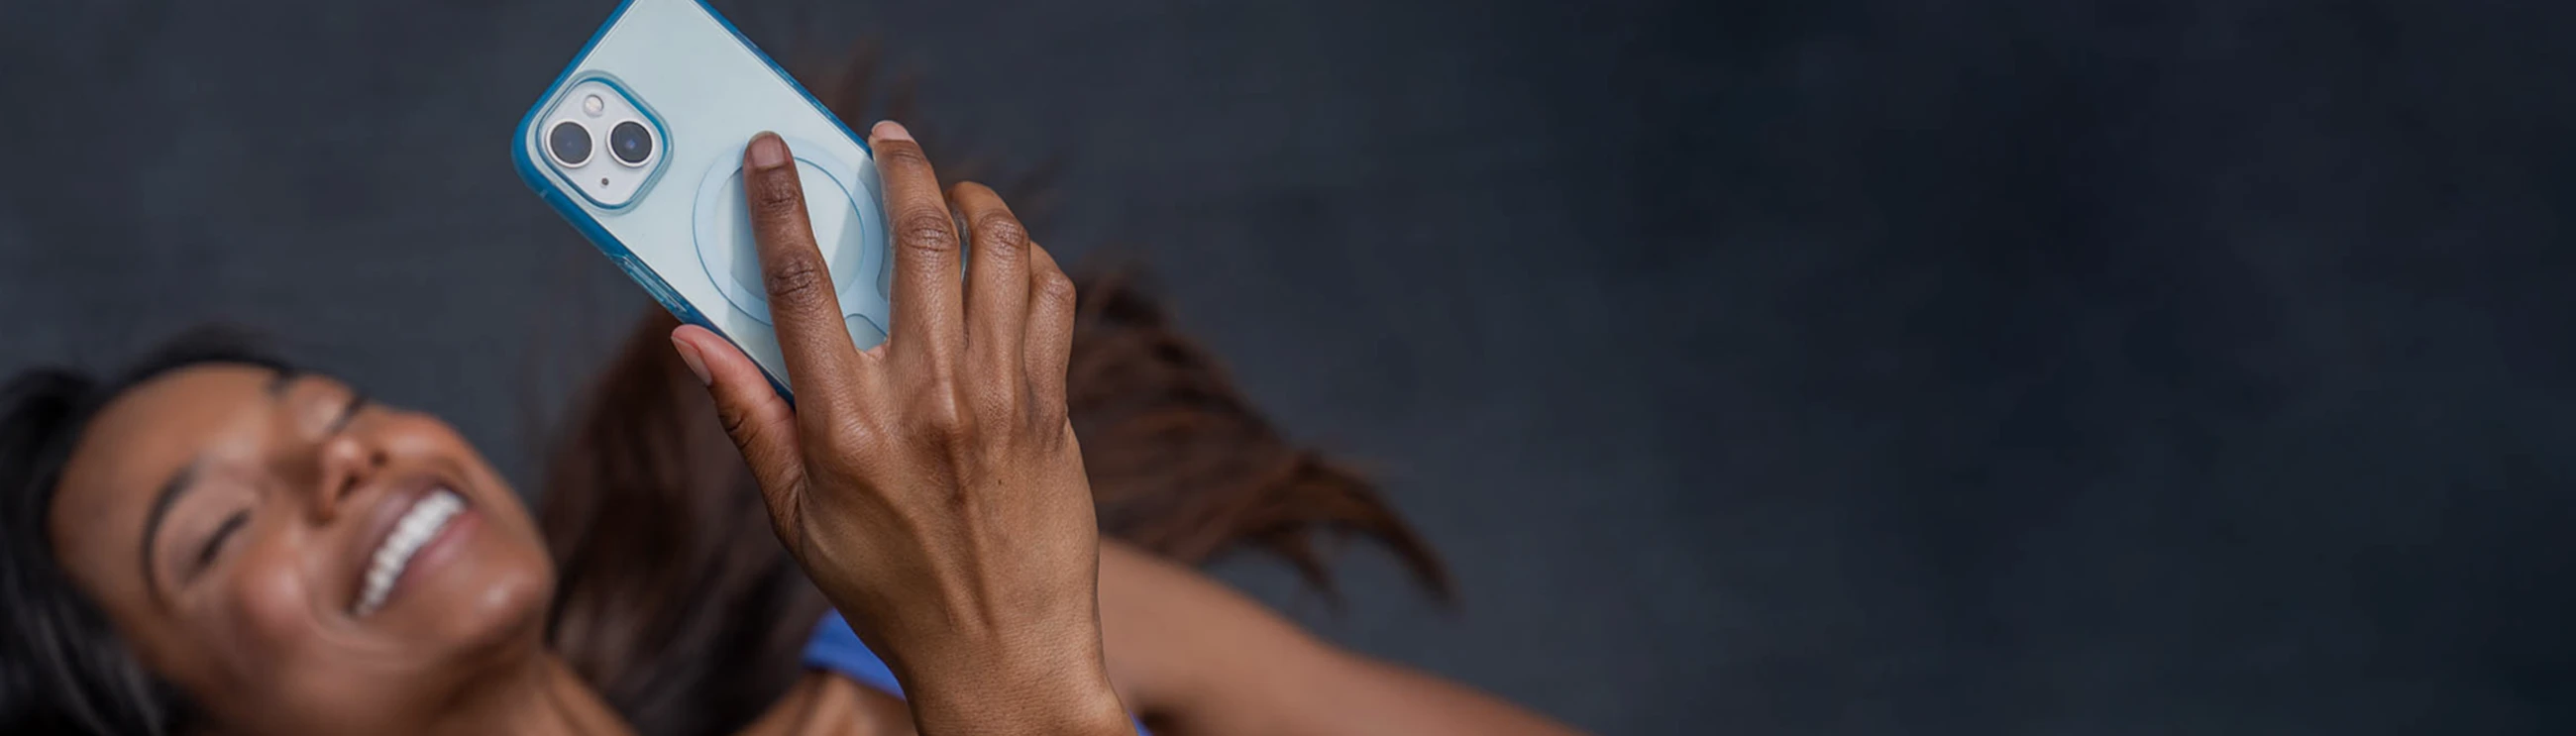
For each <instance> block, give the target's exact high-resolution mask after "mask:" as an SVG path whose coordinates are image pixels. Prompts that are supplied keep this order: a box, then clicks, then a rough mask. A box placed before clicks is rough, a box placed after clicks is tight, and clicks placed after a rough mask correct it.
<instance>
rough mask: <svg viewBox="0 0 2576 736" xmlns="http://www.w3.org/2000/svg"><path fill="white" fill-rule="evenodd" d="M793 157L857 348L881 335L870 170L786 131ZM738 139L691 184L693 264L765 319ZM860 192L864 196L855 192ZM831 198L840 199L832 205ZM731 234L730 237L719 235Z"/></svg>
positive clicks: (881, 271)
mask: <svg viewBox="0 0 2576 736" xmlns="http://www.w3.org/2000/svg"><path fill="white" fill-rule="evenodd" d="M784 140H786V141H787V148H788V150H789V151H791V152H793V153H794V155H795V157H796V174H797V179H798V180H799V181H800V182H801V183H802V184H803V185H804V187H805V213H806V216H807V217H808V218H809V219H810V220H811V221H812V223H813V226H814V245H815V246H816V247H817V248H819V249H821V250H822V252H823V266H824V268H825V269H826V270H828V271H830V272H831V274H832V291H833V292H834V293H835V294H836V295H838V296H839V297H840V301H841V313H842V317H843V322H844V324H845V326H847V327H848V328H849V330H850V337H851V339H852V340H853V341H855V342H857V343H858V346H859V348H860V349H866V348H868V347H870V346H872V345H875V344H876V343H878V342H882V341H884V340H885V334H886V331H885V324H886V317H887V310H888V304H887V299H886V297H887V295H886V290H885V284H886V282H887V281H888V278H887V277H889V276H891V275H892V274H891V273H889V272H887V271H886V263H885V260H886V249H885V227H884V224H883V223H881V222H879V221H878V218H877V216H876V215H875V214H874V213H875V211H876V208H875V207H874V206H873V203H875V202H876V201H878V197H877V182H876V177H874V176H871V175H869V174H870V173H872V172H861V171H859V170H858V168H857V167H854V166H850V165H848V164H845V163H842V162H841V161H840V159H837V158H834V157H833V156H832V154H831V153H830V150H831V149H828V148H825V147H823V146H822V145H821V144H818V143H813V142H811V141H806V140H803V139H799V138H785V139H784ZM742 152H743V146H735V147H734V148H733V152H732V153H731V154H730V155H727V156H723V157H719V158H717V159H716V162H715V164H714V165H713V166H710V167H708V169H707V173H706V176H705V177H704V179H703V180H701V181H700V182H699V184H698V200H697V212H696V215H695V217H694V218H693V219H694V222H693V223H692V225H693V227H694V231H695V233H694V234H695V236H696V244H697V251H698V265H699V266H700V267H702V268H704V269H706V272H707V279H708V280H710V281H713V282H715V285H716V291H718V292H722V293H723V294H724V297H725V301H728V302H732V303H733V306H734V308H735V309H740V310H742V311H743V313H745V314H748V315H750V316H751V318H752V319H754V320H758V321H759V322H760V323H761V324H764V325H765V324H770V318H769V291H768V289H767V288H766V287H765V286H763V283H762V281H763V280H762V278H761V271H760V253H759V249H758V248H757V247H755V244H754V241H753V240H752V235H751V213H750V205H749V204H748V203H747V202H745V201H744V199H743V196H744V195H743V189H742ZM861 197H865V198H866V199H864V200H862V199H860V198H861ZM833 204H838V205H840V206H838V207H835V206H832V205H833ZM727 235H730V236H731V237H730V238H728V237H724V236H727Z"/></svg>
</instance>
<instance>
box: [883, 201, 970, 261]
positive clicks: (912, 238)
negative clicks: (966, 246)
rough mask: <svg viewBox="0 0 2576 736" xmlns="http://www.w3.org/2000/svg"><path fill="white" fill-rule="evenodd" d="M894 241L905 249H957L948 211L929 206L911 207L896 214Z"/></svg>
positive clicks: (939, 250)
mask: <svg viewBox="0 0 2576 736" xmlns="http://www.w3.org/2000/svg"><path fill="white" fill-rule="evenodd" d="M894 232H895V241H896V242H898V243H901V244H902V246H903V247H904V248H906V249H910V250H917V251H926V252H948V251H954V250H956V249H957V233H956V232H955V227H954V222H953V221H951V220H950V219H949V218H948V213H946V212H941V211H938V210H933V209H929V208H913V209H910V210H906V211H905V212H904V213H903V214H901V215H899V216H897V217H896V218H895V222H894Z"/></svg>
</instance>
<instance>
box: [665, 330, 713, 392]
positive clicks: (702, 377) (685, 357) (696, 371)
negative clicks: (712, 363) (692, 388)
mask: <svg viewBox="0 0 2576 736" xmlns="http://www.w3.org/2000/svg"><path fill="white" fill-rule="evenodd" d="M671 349H672V350H676V351H679V353H680V362H682V363H687V364H689V373H690V374H691V375H695V376H697V377H698V385H701V386H713V385H715V383H716V381H715V379H713V378H708V377H707V361H706V359H704V358H700V357H698V348H697V346H694V345H690V344H689V343H687V342H685V341H682V340H681V339H680V338H679V336H677V335H673V336H672V337H671Z"/></svg>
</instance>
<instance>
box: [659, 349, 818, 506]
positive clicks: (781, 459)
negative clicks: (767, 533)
mask: <svg viewBox="0 0 2576 736" xmlns="http://www.w3.org/2000/svg"><path fill="white" fill-rule="evenodd" d="M671 349H673V350H676V351H679V353H680V360H681V361H682V362H685V363H688V364H689V370H690V371H691V372H693V373H696V374H697V375H698V380H700V381H703V382H705V383H706V384H707V394H708V395H709V396H710V397H712V398H714V399H715V402H716V418H718V419H720V420H722V421H723V422H724V429H725V434H728V435H732V436H733V444H734V448H735V449H738V450H741V451H742V460H743V462H745V463H747V464H749V465H750V466H751V474H752V477H753V478H754V479H755V480H757V481H759V482H760V493H761V495H762V496H763V497H765V499H766V500H767V501H768V502H769V512H770V518H771V519H772V520H773V521H776V522H779V524H778V531H779V534H780V538H781V540H782V541H785V536H786V534H787V532H788V531H789V530H791V529H793V528H794V525H792V524H787V523H785V522H786V521H787V519H788V517H787V516H786V514H788V513H792V512H793V510H794V509H796V508H797V505H796V497H797V494H799V493H801V492H802V491H803V489H804V488H805V457H804V454H803V453H802V452H801V451H800V450H799V449H798V448H797V443H796V410H795V409H793V408H790V407H788V405H787V400H786V399H782V398H779V396H778V392H777V391H776V390H774V389H771V388H770V386H769V379H767V378H765V377H763V376H762V375H761V372H760V366H759V365H758V364H755V363H753V362H751V357H750V356H746V355H743V354H742V350H741V349H740V348H736V347H734V345H733V343H732V342H730V341H727V340H725V339H724V338H721V337H717V336H716V334H715V333H713V332H709V331H707V329H706V328H704V327H699V326H697V325H681V326H680V328H679V329H677V330H672V331H671Z"/></svg>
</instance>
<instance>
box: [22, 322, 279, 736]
mask: <svg viewBox="0 0 2576 736" xmlns="http://www.w3.org/2000/svg"><path fill="white" fill-rule="evenodd" d="M254 345H255V342H254V341H252V340H250V339H248V338H247V337H246V336H245V334H244V333H241V332H238V331H232V330H226V329H221V328H209V329H203V330H199V331H196V332H192V333H189V334H185V335H182V336H180V337H179V338H177V339H174V340H172V341H170V342H168V343H166V344H164V345H163V346H162V347H161V348H160V349H159V350H156V351H154V352H153V353H152V354H151V355H150V356H149V357H146V358H145V359H143V360H142V361H140V362H137V363H136V364H134V365H133V366H132V367H129V368H127V369H126V370H124V371H123V372H121V373H118V374H116V375H115V376H114V377H113V378H111V379H109V380H103V381H102V380H98V379H95V378H92V377H91V376H89V375H87V374H84V373H82V372H79V371H75V370H70V369H64V368H38V369H32V370H28V371H25V372H22V373H19V374H18V375H17V376H15V377H13V378H11V379H10V380H9V382H8V384H7V385H6V386H5V387H0V494H5V498H0V545H5V548H0V550H4V551H0V606H5V607H6V608H7V609H8V624H7V625H5V626H0V732H6V733H82V734H165V733H175V732H179V731H183V730H186V729H187V728H188V727H189V726H190V725H191V724H192V722H193V721H194V720H195V718H194V715H193V714H194V712H195V711H194V709H193V708H192V707H190V705H189V704H188V702H187V699H186V698H185V697H183V696H182V695H181V694H180V693H179V692H178V690H177V689H176V688H173V687H171V686H170V685H169V683H167V682H164V681H162V680H161V679H160V678H158V677H155V676H153V675H152V674H151V673H150V672H147V671H145V670H144V668H143V664H142V663H141V662H140V661H137V660H136V659H135V657H134V653H133V652H132V651H131V650H129V649H127V648H126V645H125V642H124V640H123V639H122V638H120V637H118V636H117V635H116V631H115V629H114V628H113V627H112V626H110V624H109V622H108V620H107V617H106V615H105V614H104V613H102V612H101V611H99V609H98V607H97V605H96V604H94V603H92V602H91V601H90V600H89V598H88V596H86V595H83V594H82V593H81V592H80V591H79V589H77V588H75V587H73V585H72V582H71V580H70V579H69V578H68V577H66V576H65V575H64V573H63V568H62V565H61V563H60V562H59V561H58V560H57V559H55V556H54V549H53V534H52V532H51V527H52V524H51V523H50V522H49V521H48V519H49V518H50V510H51V509H52V507H53V499H54V492H55V490H56V487H57V486H58V485H60V483H61V481H62V473H63V465H64V464H65V463H67V462H69V461H70V460H71V453H72V448H73V446H74V445H76V444H77V443H78V442H79V441H80V437H81V434H82V432H83V431H84V430H85V429H86V428H87V427H88V425H89V422H90V420H91V419H92V418H94V417H96V416H97V414H98V412H99V410H100V409H102V408H104V407H105V406H106V405H107V403H108V402H109V401H111V400H113V399H115V398H116V397H117V396H118V395H120V394H123V393H124V392H125V391H126V390H127V389H130V388H133V387H134V386H136V385H138V384H142V383H144V382H146V381H150V380H152V379H153V378H156V377H159V376H160V375H162V374H165V373H169V372H171V371H174V370H178V369H181V368H186V367H189V366H195V365H202V364H207V363H238V364H244V365H254V366H260V367H265V368H270V369H274V370H280V371H284V370H288V367H287V365H286V363H285V362H284V361H280V360H278V359H276V358H274V357H271V356H270V355H268V354H267V353H265V352H263V351H261V350H259V349H257V348H256V347H253V346H254Z"/></svg>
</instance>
